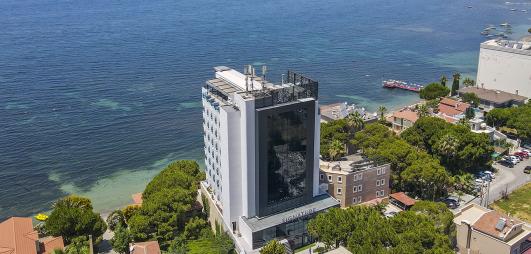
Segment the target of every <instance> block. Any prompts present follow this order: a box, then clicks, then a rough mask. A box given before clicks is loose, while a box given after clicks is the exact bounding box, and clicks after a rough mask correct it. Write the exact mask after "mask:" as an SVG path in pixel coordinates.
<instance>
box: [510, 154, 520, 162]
mask: <svg viewBox="0 0 531 254" xmlns="http://www.w3.org/2000/svg"><path fill="white" fill-rule="evenodd" d="M509 159H510V160H511V161H512V162H513V163H514V164H516V163H518V162H520V159H519V158H518V157H516V156H509Z"/></svg>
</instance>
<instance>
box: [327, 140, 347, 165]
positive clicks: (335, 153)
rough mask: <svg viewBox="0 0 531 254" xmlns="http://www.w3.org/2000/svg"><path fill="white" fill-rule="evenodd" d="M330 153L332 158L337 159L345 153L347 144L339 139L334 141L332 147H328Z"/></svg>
mask: <svg viewBox="0 0 531 254" xmlns="http://www.w3.org/2000/svg"><path fill="white" fill-rule="evenodd" d="M328 149H329V150H328V154H329V155H330V159H331V160H333V161H335V160H338V159H339V158H341V157H342V156H344V155H345V145H344V144H342V143H341V142H340V141H339V140H334V141H332V144H330V147H329V148H328Z"/></svg>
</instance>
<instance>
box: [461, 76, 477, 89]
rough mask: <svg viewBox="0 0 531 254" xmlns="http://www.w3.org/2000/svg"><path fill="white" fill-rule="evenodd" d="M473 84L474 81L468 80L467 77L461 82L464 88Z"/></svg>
mask: <svg viewBox="0 0 531 254" xmlns="http://www.w3.org/2000/svg"><path fill="white" fill-rule="evenodd" d="M475 83H476V81H474V80H473V79H471V78H468V77H467V78H465V79H464V80H463V85H464V86H465V87H469V86H474V85H475Z"/></svg>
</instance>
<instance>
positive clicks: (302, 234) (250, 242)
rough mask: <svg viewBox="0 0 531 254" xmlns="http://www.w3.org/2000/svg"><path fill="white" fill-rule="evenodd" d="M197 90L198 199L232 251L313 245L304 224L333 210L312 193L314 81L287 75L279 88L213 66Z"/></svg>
mask: <svg viewBox="0 0 531 254" xmlns="http://www.w3.org/2000/svg"><path fill="white" fill-rule="evenodd" d="M214 70H215V77H214V78H213V79H211V80H208V81H207V82H206V83H205V85H204V86H203V88H202V98H203V107H204V110H203V127H204V142H205V163H206V170H205V171H206V175H207V177H206V178H207V179H206V181H204V182H203V183H202V184H201V189H202V195H204V196H205V197H208V202H209V203H210V220H211V222H216V223H220V224H221V225H222V226H223V228H224V229H225V230H226V231H228V232H229V234H230V235H231V236H232V238H233V239H234V240H235V245H236V248H237V250H238V252H240V253H255V252H257V249H258V248H260V247H262V246H263V245H264V244H265V243H267V242H268V241H269V240H272V239H279V240H282V239H286V241H287V243H289V245H290V246H291V247H292V248H297V247H300V246H303V245H306V244H308V243H310V242H312V241H313V239H311V237H310V236H309V235H308V234H307V231H306V223H307V221H308V220H309V219H310V218H312V217H313V216H315V214H316V213H317V212H319V211H322V210H326V209H328V208H330V207H335V206H338V205H339V203H338V202H337V200H335V199H334V198H332V197H330V196H329V195H328V194H326V192H325V191H323V190H321V189H319V128H320V125H319V119H320V117H319V105H318V101H317V98H318V97H317V95H318V84H317V82H316V81H313V80H311V79H309V78H306V77H304V76H301V75H299V74H297V73H294V72H290V71H289V72H288V73H287V75H286V76H285V78H283V81H282V83H281V84H273V83H270V82H268V81H266V80H264V79H263V78H261V77H257V76H255V75H254V70H250V68H249V70H248V71H247V72H246V73H247V74H242V73H240V72H238V71H236V70H233V69H230V68H228V67H224V66H219V67H215V68H214Z"/></svg>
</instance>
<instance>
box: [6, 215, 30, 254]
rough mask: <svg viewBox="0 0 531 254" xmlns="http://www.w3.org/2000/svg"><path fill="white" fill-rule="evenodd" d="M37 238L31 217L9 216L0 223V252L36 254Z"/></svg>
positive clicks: (7, 253)
mask: <svg viewBox="0 0 531 254" xmlns="http://www.w3.org/2000/svg"><path fill="white" fill-rule="evenodd" d="M38 240H39V236H38V234H37V231H35V230H33V223H32V220H31V218H21V217H11V218H9V219H7V220H5V221H3V222H2V223H0V253H1V254H37V248H36V246H37V245H36V244H37V241H38Z"/></svg>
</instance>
